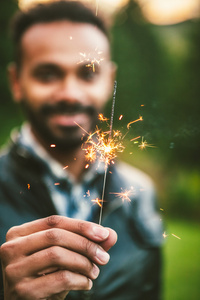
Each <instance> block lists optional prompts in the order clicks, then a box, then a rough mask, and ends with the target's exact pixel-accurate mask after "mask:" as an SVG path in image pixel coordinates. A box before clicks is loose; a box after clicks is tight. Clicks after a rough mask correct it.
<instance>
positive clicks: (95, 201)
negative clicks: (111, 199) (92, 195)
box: [91, 198, 103, 207]
mask: <svg viewBox="0 0 200 300" xmlns="http://www.w3.org/2000/svg"><path fill="white" fill-rule="evenodd" d="M91 201H92V202H94V203H96V204H98V205H99V206H100V207H102V203H103V200H100V199H99V198H96V199H93V200H91Z"/></svg>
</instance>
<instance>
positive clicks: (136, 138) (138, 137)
mask: <svg viewBox="0 0 200 300" xmlns="http://www.w3.org/2000/svg"><path fill="white" fill-rule="evenodd" d="M140 138H141V136H140V135H139V136H137V137H135V138H133V139H132V140H131V142H132V141H135V140H138V139H140Z"/></svg>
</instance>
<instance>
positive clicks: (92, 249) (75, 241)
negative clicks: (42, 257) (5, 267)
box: [1, 228, 109, 265]
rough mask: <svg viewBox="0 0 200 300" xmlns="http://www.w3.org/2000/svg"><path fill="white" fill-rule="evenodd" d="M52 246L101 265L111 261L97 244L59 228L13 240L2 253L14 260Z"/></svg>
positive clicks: (5, 245) (4, 246) (3, 246)
mask: <svg viewBox="0 0 200 300" xmlns="http://www.w3.org/2000/svg"><path fill="white" fill-rule="evenodd" d="M52 246H58V247H62V248H65V249H68V250H71V251H73V252H76V253H79V254H82V255H83V256H85V257H87V258H88V259H90V260H91V261H92V262H94V263H97V264H100V265H104V264H106V263H107V262H108V261H109V254H108V253H107V252H106V251H105V250H104V249H103V248H102V247H101V246H99V245H98V244H97V243H94V242H92V241H90V240H88V239H87V238H85V237H83V236H80V235H78V234H75V233H72V232H69V231H66V230H63V229H58V228H52V229H48V230H44V231H41V232H36V233H34V234H31V235H28V236H24V237H21V238H17V239H13V240H11V241H9V242H7V243H6V244H4V245H2V250H1V251H4V252H5V253H6V255H4V259H6V257H7V259H8V260H11V259H12V260H13V259H14V257H15V256H16V253H18V257H20V256H22V255H23V256H28V255H31V254H33V253H35V252H38V251H40V250H42V249H46V248H49V247H52ZM16 259H17V256H16Z"/></svg>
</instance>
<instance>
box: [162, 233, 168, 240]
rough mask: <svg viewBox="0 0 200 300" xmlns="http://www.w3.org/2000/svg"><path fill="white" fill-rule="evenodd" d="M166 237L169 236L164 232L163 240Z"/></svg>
mask: <svg viewBox="0 0 200 300" xmlns="http://www.w3.org/2000/svg"><path fill="white" fill-rule="evenodd" d="M168 235H169V234H166V232H165V231H164V233H163V237H164V239H165V238H166V237H168Z"/></svg>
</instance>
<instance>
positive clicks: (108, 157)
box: [83, 127, 124, 165]
mask: <svg viewBox="0 0 200 300" xmlns="http://www.w3.org/2000/svg"><path fill="white" fill-rule="evenodd" d="M108 134H109V132H103V131H101V130H100V129H98V127H97V130H96V131H95V132H94V133H92V134H90V135H89V137H88V139H87V141H86V144H87V145H88V146H87V147H86V148H83V150H85V151H86V156H85V157H86V159H87V160H89V161H94V160H95V159H96V157H97V155H98V156H99V159H100V161H103V162H104V163H105V165H108V164H110V163H111V161H112V160H113V159H114V158H115V157H116V156H117V152H123V150H124V146H123V145H122V143H121V142H120V141H119V138H120V136H119V137H116V136H115V137H113V138H110V137H109V136H108Z"/></svg>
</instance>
